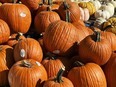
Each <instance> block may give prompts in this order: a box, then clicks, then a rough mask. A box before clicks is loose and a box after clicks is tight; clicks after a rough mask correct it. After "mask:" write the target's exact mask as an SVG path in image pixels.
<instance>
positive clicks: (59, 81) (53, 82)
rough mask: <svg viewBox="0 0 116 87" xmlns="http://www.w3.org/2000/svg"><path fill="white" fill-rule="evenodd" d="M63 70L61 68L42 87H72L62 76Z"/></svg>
mask: <svg viewBox="0 0 116 87" xmlns="http://www.w3.org/2000/svg"><path fill="white" fill-rule="evenodd" d="M64 70H65V69H64V68H61V69H60V70H59V72H58V73H57V76H56V77H52V78H50V79H49V80H47V81H46V82H45V83H44V85H43V87H74V86H73V84H72V82H71V81H70V80H69V79H68V78H66V77H63V76H62V74H63V72H64Z"/></svg>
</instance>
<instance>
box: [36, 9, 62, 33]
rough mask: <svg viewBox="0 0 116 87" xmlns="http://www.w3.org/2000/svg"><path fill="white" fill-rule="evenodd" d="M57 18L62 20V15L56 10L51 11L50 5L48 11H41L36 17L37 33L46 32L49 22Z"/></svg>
mask: <svg viewBox="0 0 116 87" xmlns="http://www.w3.org/2000/svg"><path fill="white" fill-rule="evenodd" d="M57 20H60V16H59V15H58V14H57V13H56V12H54V11H51V9H50V7H48V10H47V11H42V12H39V13H38V14H37V15H36V16H35V19H34V26H35V29H36V31H37V33H39V34H40V33H42V32H45V30H46V29H47V27H48V26H49V24H50V23H52V22H54V21H57Z"/></svg>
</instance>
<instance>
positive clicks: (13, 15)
mask: <svg viewBox="0 0 116 87" xmlns="http://www.w3.org/2000/svg"><path fill="white" fill-rule="evenodd" d="M0 18H1V19H3V20H4V21H5V22H6V23H7V24H8V25H9V27H10V29H11V31H12V32H22V33H26V32H27V31H28V30H29V27H30V24H31V13H30V11H29V9H28V8H27V7H26V6H25V5H23V4H19V3H4V4H3V5H2V6H0Z"/></svg>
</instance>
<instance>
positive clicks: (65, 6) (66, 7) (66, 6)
mask: <svg viewBox="0 0 116 87" xmlns="http://www.w3.org/2000/svg"><path fill="white" fill-rule="evenodd" d="M63 5H64V9H65V10H68V9H69V5H68V4H67V3H66V1H64V2H63Z"/></svg>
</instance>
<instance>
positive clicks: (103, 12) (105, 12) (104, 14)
mask: <svg viewBox="0 0 116 87" xmlns="http://www.w3.org/2000/svg"><path fill="white" fill-rule="evenodd" d="M99 17H102V18H104V19H106V20H107V19H109V18H110V17H111V15H110V13H109V11H108V10H97V11H96V12H95V18H99Z"/></svg>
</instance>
